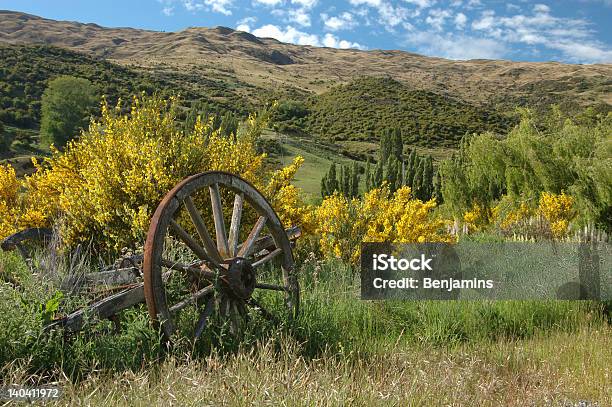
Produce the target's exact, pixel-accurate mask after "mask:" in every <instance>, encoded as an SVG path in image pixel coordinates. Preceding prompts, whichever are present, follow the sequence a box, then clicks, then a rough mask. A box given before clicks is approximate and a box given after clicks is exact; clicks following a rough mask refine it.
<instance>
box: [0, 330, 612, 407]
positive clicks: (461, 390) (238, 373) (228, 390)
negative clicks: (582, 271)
mask: <svg viewBox="0 0 612 407" xmlns="http://www.w3.org/2000/svg"><path fill="white" fill-rule="evenodd" d="M611 333H612V330H611V329H610V328H601V329H599V330H594V329H592V328H591V329H588V330H583V331H581V332H579V333H577V334H562V333H559V334H551V335H550V336H540V337H537V338H534V339H531V340H527V341H519V342H498V343H482V344H479V345H475V344H472V345H469V346H461V347H457V348H454V349H440V348H429V349H426V348H422V347H421V348H402V347H396V348H395V349H388V350H387V351H385V352H383V353H378V354H376V355H374V356H368V357H364V356H361V355H355V354H348V355H328V356H324V357H321V358H319V359H316V360H306V359H304V358H302V357H300V356H299V354H300V352H299V346H298V345H297V344H296V343H294V342H292V341H289V340H286V341H282V343H284V345H283V348H282V349H275V347H274V346H273V345H271V344H268V345H264V346H261V347H260V348H259V349H257V350H250V351H243V352H240V353H238V354H236V355H233V356H229V357H226V358H221V357H219V356H215V355H213V356H210V357H208V358H206V359H205V360H200V361H194V360H187V361H177V360H169V361H166V362H164V363H163V364H162V365H161V366H159V367H150V368H149V369H147V370H143V371H142V372H138V373H132V372H129V373H121V374H115V375H111V376H108V375H105V374H100V373H96V372H92V374H91V375H90V377H89V378H87V379H86V380H84V381H83V382H81V383H79V384H71V383H70V382H68V381H66V380H65V381H63V382H61V383H60V385H61V386H62V387H63V388H64V396H63V398H62V399H61V401H59V402H58V403H57V404H58V405H79V406H81V405H85V406H89V405H91V406H98V405H125V406H201V405H215V406H217V405H289V406H293V405H304V406H314V405H321V406H341V405H401V406H406V405H415V406H416V405H419V406H420V405H436V406H437V405H445V406H500V405H503V406H532V405H533V406H540V405H542V406H574V405H578V402H579V401H587V402H590V403H593V404H586V405H593V406H594V405H597V406H608V405H611V404H610V403H612V387H611V384H612V378H611V376H610V374H611V372H610V366H611V365H612V363H611V362H612V341H611V338H612V337H611V335H610V334H611ZM9 377H10V378H11V379H10V381H12V382H13V383H20V382H23V381H24V380H25V379H26V378H25V377H24V376H23V373H22V372H20V371H14V372H12V373H10V374H9Z"/></svg>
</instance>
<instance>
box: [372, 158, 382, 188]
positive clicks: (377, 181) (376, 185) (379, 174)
mask: <svg viewBox="0 0 612 407" xmlns="http://www.w3.org/2000/svg"><path fill="white" fill-rule="evenodd" d="M383 166H384V163H383V160H382V158H379V159H378V163H376V172H375V173H374V185H373V187H374V188H379V187H380V186H381V185H382V183H383Z"/></svg>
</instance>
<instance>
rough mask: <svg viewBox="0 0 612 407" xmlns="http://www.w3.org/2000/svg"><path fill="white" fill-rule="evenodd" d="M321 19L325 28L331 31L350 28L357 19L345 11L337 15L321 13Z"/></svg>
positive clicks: (355, 23)
mask: <svg viewBox="0 0 612 407" xmlns="http://www.w3.org/2000/svg"><path fill="white" fill-rule="evenodd" d="M321 19H322V20H323V24H324V25H325V28H327V29H328V30H331V31H339V30H350V29H351V28H354V27H355V26H356V25H357V21H356V20H355V18H354V17H353V15H352V14H351V13H349V12H347V11H345V12H344V13H341V14H339V15H337V16H328V15H327V14H321Z"/></svg>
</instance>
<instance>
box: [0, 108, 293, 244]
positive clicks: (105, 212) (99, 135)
mask: <svg viewBox="0 0 612 407" xmlns="http://www.w3.org/2000/svg"><path fill="white" fill-rule="evenodd" d="M177 109H178V102H177V100H176V99H170V100H163V99H160V98H149V97H141V98H134V99H133V101H132V105H131V111H130V113H129V114H127V113H123V112H122V110H123V106H122V105H121V104H118V105H117V106H115V107H111V106H109V105H108V104H106V103H104V104H103V105H102V113H101V118H100V119H99V120H93V121H92V122H91V124H90V126H89V130H88V131H86V132H84V133H83V135H82V136H81V138H80V139H78V140H74V141H71V142H69V143H68V145H67V146H66V149H65V151H64V152H60V151H57V150H55V151H54V152H53V155H52V156H51V157H49V158H46V159H44V161H43V162H41V163H38V162H35V165H36V167H37V169H38V170H37V172H36V173H35V174H33V175H31V176H27V177H25V178H24V179H22V180H17V179H16V177H15V172H14V170H13V169H12V168H11V167H10V166H3V167H0V170H1V171H2V172H0V175H2V178H0V181H1V183H0V191H2V195H0V210H3V212H2V214H1V216H0V230H2V236H6V235H7V234H8V233H12V232H14V231H16V230H19V229H22V228H25V227H42V226H51V225H54V224H58V225H61V234H62V237H63V239H64V240H65V242H66V243H68V244H73V243H77V242H82V241H87V240H90V239H93V240H94V241H95V242H96V243H97V244H102V245H105V246H107V247H109V248H114V249H117V248H121V247H123V246H131V245H133V244H134V243H137V242H142V241H143V238H144V234H145V233H146V230H147V229H148V226H149V219H150V217H151V216H152V214H153V211H154V210H155V208H156V207H157V205H158V203H159V201H160V200H161V198H162V197H163V196H164V195H165V194H166V193H167V192H168V191H169V190H170V189H172V187H173V186H174V185H175V184H176V183H178V182H179V181H180V180H182V179H183V178H185V177H187V176H188V175H192V174H195V173H198V172H202V171H206V170H221V169H222V170H224V171H230V172H232V173H235V174H239V175H241V176H242V177H244V178H245V179H247V180H249V181H251V182H252V183H254V184H255V185H256V186H257V187H258V188H260V189H262V190H266V191H268V192H269V193H270V196H271V197H273V194H274V193H279V192H282V193H284V194H285V195H287V194H288V192H287V190H283V188H285V187H288V183H289V180H286V179H285V178H283V177H279V176H276V177H275V176H274V175H266V176H265V177H264V175H265V173H266V171H267V170H265V169H264V167H263V160H264V155H261V154H258V153H257V151H256V148H255V140H256V139H257V137H258V136H259V134H260V132H261V130H262V126H263V123H264V120H265V119H264V117H263V116H259V117H256V116H251V117H250V118H249V119H248V120H247V121H246V122H244V123H243V124H242V126H241V127H240V128H239V129H238V131H237V133H236V134H234V133H230V134H229V135H224V134H222V133H221V131H220V130H219V129H215V128H212V127H211V123H212V121H209V122H203V121H202V119H201V118H198V119H197V120H196V122H195V124H194V125H193V127H192V128H191V129H190V130H189V131H184V130H183V129H182V128H181V124H180V122H178V121H177V120H176V112H177ZM265 178H271V179H272V180H273V181H274V183H275V186H274V188H272V187H269V186H267V185H265V184H264V183H263V179H265ZM19 189H23V191H24V192H23V193H20V192H19ZM288 198H289V197H287V199H288Z"/></svg>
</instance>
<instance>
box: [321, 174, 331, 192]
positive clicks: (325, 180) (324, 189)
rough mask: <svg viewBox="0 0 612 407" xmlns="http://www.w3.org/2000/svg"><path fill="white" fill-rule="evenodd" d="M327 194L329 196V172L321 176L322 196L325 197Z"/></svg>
mask: <svg viewBox="0 0 612 407" xmlns="http://www.w3.org/2000/svg"><path fill="white" fill-rule="evenodd" d="M326 196H329V193H328V192H327V174H325V175H323V178H321V198H325V197H326Z"/></svg>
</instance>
